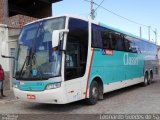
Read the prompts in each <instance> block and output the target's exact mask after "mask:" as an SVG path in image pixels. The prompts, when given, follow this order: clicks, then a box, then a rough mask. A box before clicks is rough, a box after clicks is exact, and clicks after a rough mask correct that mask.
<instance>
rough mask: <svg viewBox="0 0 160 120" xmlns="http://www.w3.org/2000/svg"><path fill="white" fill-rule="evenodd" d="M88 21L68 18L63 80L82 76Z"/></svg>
mask: <svg viewBox="0 0 160 120" xmlns="http://www.w3.org/2000/svg"><path fill="white" fill-rule="evenodd" d="M87 51H88V22H85V21H82V20H79V19H74V18H70V20H69V33H68V36H67V43H66V55H65V71H64V72H65V81H67V80H72V79H76V78H79V77H83V75H84V74H85V70H86V62H87V54H88V52H87Z"/></svg>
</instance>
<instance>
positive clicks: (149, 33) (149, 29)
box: [148, 26, 151, 41]
mask: <svg viewBox="0 0 160 120" xmlns="http://www.w3.org/2000/svg"><path fill="white" fill-rule="evenodd" d="M148 39H149V41H150V40H151V26H148Z"/></svg>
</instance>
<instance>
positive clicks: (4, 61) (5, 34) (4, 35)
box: [0, 24, 10, 89]
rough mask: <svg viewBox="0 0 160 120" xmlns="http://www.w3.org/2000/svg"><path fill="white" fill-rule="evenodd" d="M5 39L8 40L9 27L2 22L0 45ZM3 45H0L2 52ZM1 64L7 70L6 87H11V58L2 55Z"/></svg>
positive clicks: (7, 49) (7, 51)
mask: <svg viewBox="0 0 160 120" xmlns="http://www.w3.org/2000/svg"><path fill="white" fill-rule="evenodd" d="M3 41H8V28H7V26H6V25H3V24H0V45H2V42H3ZM1 50H2V47H1V46H0V53H1ZM6 53H9V46H7V48H6ZM0 64H1V65H2V67H3V69H4V71H5V81H4V89H10V60H9V59H6V58H2V57H1V55H0Z"/></svg>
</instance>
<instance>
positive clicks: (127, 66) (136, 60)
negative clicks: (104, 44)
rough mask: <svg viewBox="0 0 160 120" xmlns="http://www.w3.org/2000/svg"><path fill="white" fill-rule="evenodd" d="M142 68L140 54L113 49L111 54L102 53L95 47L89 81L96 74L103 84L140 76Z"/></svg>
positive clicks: (142, 61)
mask: <svg viewBox="0 0 160 120" xmlns="http://www.w3.org/2000/svg"><path fill="white" fill-rule="evenodd" d="M127 58H128V59H129V60H128V59H127ZM143 69H144V59H143V55H142V54H137V53H126V52H121V51H113V55H103V54H102V50H101V49H97V50H95V52H94V57H93V62H92V67H91V73H90V83H91V81H92V80H93V79H94V78H95V77H96V76H98V77H100V78H101V79H102V80H103V83H104V84H109V83H114V82H118V81H124V80H128V79H133V78H138V77H142V76H143Z"/></svg>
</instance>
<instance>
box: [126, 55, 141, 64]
mask: <svg viewBox="0 0 160 120" xmlns="http://www.w3.org/2000/svg"><path fill="white" fill-rule="evenodd" d="M123 63H124V65H138V57H130V56H129V55H128V53H126V54H124V57H123Z"/></svg>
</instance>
